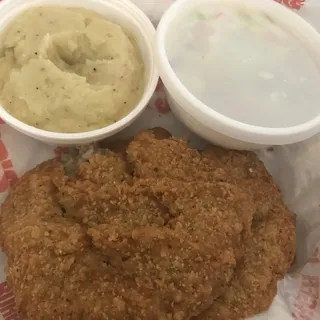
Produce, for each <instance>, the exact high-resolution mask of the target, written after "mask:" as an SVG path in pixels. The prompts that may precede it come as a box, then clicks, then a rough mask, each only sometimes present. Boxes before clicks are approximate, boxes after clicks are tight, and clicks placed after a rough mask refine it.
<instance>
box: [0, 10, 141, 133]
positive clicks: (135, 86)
mask: <svg viewBox="0 0 320 320" xmlns="http://www.w3.org/2000/svg"><path fill="white" fill-rule="evenodd" d="M1 40H2V41H1V43H2V47H1V58H0V100H1V101H0V102H1V103H2V105H3V107H4V108H6V110H7V111H8V112H9V113H10V114H12V115H13V116H14V117H16V118H18V119H19V120H21V121H23V122H25V123H27V124H29V125H32V126H35V127H37V128H40V129H44V130H48V131H55V132H65V133H69V132H85V131H90V130H95V129H98V128H101V127H104V126H107V125H110V124H112V123H114V122H116V121H118V120H119V119H121V118H123V117H124V116H125V115H127V114H128V113H129V112H130V111H131V110H132V109H133V108H134V107H135V105H136V104H137V102H138V101H139V99H140V98H141V96H142V92H143V87H144V68H143V64H142V59H141V56H140V52H139V50H138V49H137V46H136V44H135V42H134V41H133V39H132V38H131V37H130V36H129V35H128V34H127V33H126V32H125V31H124V30H123V29H122V28H121V27H120V26H118V25H116V24H114V23H112V22H109V21H107V20H106V19H105V18H104V17H102V16H100V15H98V14H96V13H94V12H91V11H88V10H85V9H79V8H63V7H37V8H32V9H29V10H27V11H25V12H23V14H21V15H19V16H18V17H16V18H15V19H14V20H13V22H12V23H11V24H10V25H9V27H8V28H7V29H6V30H5V32H4V34H3V36H2V39H1Z"/></svg>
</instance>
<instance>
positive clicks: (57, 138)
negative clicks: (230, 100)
mask: <svg viewBox="0 0 320 320" xmlns="http://www.w3.org/2000/svg"><path fill="white" fill-rule="evenodd" d="M10 2H11V1H3V2H2V3H1V4H0V8H3V10H5V9H6V8H4V6H10V5H11V6H12V2H13V1H12V2H11V3H10ZM39 2H41V4H44V5H45V3H46V2H48V5H52V4H51V3H52V1H50V0H49V1H39ZM83 2H84V1H83V0H82V3H83ZM85 2H87V3H90V2H91V3H95V4H98V5H101V6H105V7H110V6H116V7H118V8H119V9H125V10H126V12H125V14H127V16H129V15H130V17H131V20H132V21H134V22H135V23H136V24H140V25H141V22H142V23H143V27H144V30H145V32H144V33H142V32H141V33H140V34H141V36H142V39H143V42H144V45H145V46H146V49H147V50H146V51H147V54H148V55H149V57H151V66H150V71H149V72H148V73H146V83H145V89H144V92H143V95H142V97H141V99H140V101H139V102H138V103H137V104H136V106H135V107H134V109H132V111H131V112H130V113H128V114H127V115H126V116H125V117H123V118H121V119H120V120H118V121H117V122H115V123H113V124H111V125H108V126H105V127H103V128H100V129H96V130H92V131H85V132H78V133H61V132H54V131H47V130H43V129H39V128H36V127H33V126H31V125H28V124H26V123H24V122H22V121H20V120H18V119H17V118H15V117H14V116H12V115H11V114H10V113H9V112H8V111H7V110H6V109H5V108H4V107H3V106H2V105H1V103H0V118H1V119H2V120H3V121H4V122H5V123H7V124H8V125H10V126H12V127H13V128H16V129H17V130H19V131H20V132H23V133H25V134H27V135H29V136H32V137H34V138H39V139H40V140H43V141H51V140H52V141H54V142H63V141H65V140H68V141H71V140H72V141H74V142H75V143H76V142H77V141H79V142H81V141H82V140H94V138H95V137H97V138H99V137H102V136H107V135H109V136H110V135H112V134H113V133H117V132H119V131H121V130H122V129H124V128H125V127H126V126H128V125H130V124H131V123H132V121H134V119H136V118H137V117H138V116H139V115H140V114H141V113H142V112H143V110H144V109H145V108H146V106H147V104H148V102H149V100H150V99H151V97H152V95H153V93H154V91H155V89H156V86H157V83H158V80H159V74H158V70H157V68H156V62H155V59H154V58H153V57H154V55H153V51H154V50H153V43H152V41H148V37H150V39H151V37H155V34H156V31H155V28H154V26H153V24H152V22H151V21H150V20H149V18H148V17H147V16H146V14H145V13H144V12H143V11H142V10H141V9H140V8H139V7H138V6H136V5H135V4H134V3H132V2H131V1H129V0H121V1H115V0H109V1H105V0H85ZM37 5H39V3H37V1H30V2H29V3H28V2H24V3H23V8H22V6H21V7H14V8H13V9H12V11H11V10H10V13H11V12H12V15H13V16H14V15H15V13H16V12H18V11H20V12H21V11H23V10H24V9H26V8H31V7H34V6H37ZM61 5H62V6H68V4H66V5H64V4H63V1H61V2H58V3H57V5H56V6H61ZM80 6H81V3H80V4H79V7H80ZM88 9H89V10H90V5H88ZM119 11H120V10H119ZM128 13H129V15H128ZM120 25H121V24H120Z"/></svg>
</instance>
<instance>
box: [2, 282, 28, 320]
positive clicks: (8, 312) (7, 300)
mask: <svg viewBox="0 0 320 320" xmlns="http://www.w3.org/2000/svg"><path fill="white" fill-rule="evenodd" d="M0 314H1V315H2V317H3V319H4V320H23V319H24V317H23V316H22V315H21V314H19V313H18V312H17V310H16V304H15V299H14V295H13V292H12V290H11V289H10V287H9V285H8V283H7V281H5V282H2V283H0Z"/></svg>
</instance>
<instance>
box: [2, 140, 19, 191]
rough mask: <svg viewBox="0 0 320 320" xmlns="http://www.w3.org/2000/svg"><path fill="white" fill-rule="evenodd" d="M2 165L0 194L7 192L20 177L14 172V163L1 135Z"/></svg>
mask: <svg viewBox="0 0 320 320" xmlns="http://www.w3.org/2000/svg"><path fill="white" fill-rule="evenodd" d="M0 165H1V167H2V169H3V170H2V171H3V175H2V176H1V177H0V193H3V192H6V191H7V190H8V189H9V188H10V187H11V186H12V185H13V184H14V183H15V182H16V181H17V180H18V176H17V173H16V171H15V170H14V167H13V164H12V161H11V160H10V159H9V152H8V150H7V147H6V145H5V144H4V142H3V140H2V139H1V134H0Z"/></svg>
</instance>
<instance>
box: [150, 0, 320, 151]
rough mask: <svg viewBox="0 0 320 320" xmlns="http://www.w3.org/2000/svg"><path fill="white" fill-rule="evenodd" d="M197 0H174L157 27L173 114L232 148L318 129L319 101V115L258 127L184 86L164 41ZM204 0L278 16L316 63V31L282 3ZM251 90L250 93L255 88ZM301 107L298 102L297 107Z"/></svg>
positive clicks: (288, 139) (319, 48) (298, 137)
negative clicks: (229, 114)
mask: <svg viewBox="0 0 320 320" xmlns="http://www.w3.org/2000/svg"><path fill="white" fill-rule="evenodd" d="M199 2H200V1H199V0H177V1H176V2H175V3H174V4H173V5H172V6H171V7H170V8H169V9H168V10H167V11H166V12H165V14H164V15H163V17H162V19H161V21H160V24H159V26H158V28H157V39H156V56H157V66H158V68H159V73H160V77H161V78H162V80H163V82H164V85H165V87H166V90H167V95H168V98H169V104H170V106H171V108H172V110H173V112H174V113H175V114H176V115H177V117H178V118H179V119H180V120H181V121H182V122H184V124H185V125H186V126H187V127H189V128H190V129H191V130H192V131H193V132H195V133H196V134H198V135H199V136H201V137H203V138H204V139H206V140H208V141H210V142H212V143H214V144H219V145H222V146H224V147H227V148H234V149H258V148H262V147H265V146H270V145H285V144H291V143H295V142H299V141H303V140H305V139H307V138H309V137H311V136H313V135H314V134H316V133H318V132H319V131H320V105H319V115H317V116H316V117H314V118H312V119H311V120H310V121H307V122H304V123H301V124H299V125H295V126H291V127H284V128H268V127H259V126H254V125H249V124H245V123H242V122H239V121H236V120H233V119H231V118H229V117H227V116H225V115H222V114H221V113H219V112H217V111H215V110H213V109H211V108H210V107H209V106H207V105H206V104H204V103H203V102H201V101H200V100H199V99H198V98H197V97H195V96H194V95H192V94H191V92H190V91H188V90H187V89H186V87H185V86H184V85H183V84H182V82H181V81H180V80H179V78H178V76H177V75H176V74H175V72H174V71H173V69H172V68H171V65H170V63H169V60H168V57H167V53H166V49H165V45H166V39H167V37H170V32H172V30H173V28H174V27H175V24H174V23H175V21H177V20H178V19H179V17H181V16H182V15H183V14H184V12H186V10H188V8H190V7H194V6H198V5H199ZM206 2H207V3H212V5H215V4H217V3H220V4H221V3H222V2H225V3H227V2H228V3H231V4H233V3H234V4H237V3H238V4H245V5H246V6H249V7H252V8H258V9H263V10H264V11H265V12H267V13H268V14H269V16H270V17H274V18H276V19H277V20H280V21H281V23H283V25H284V26H285V27H286V28H287V29H288V30H297V31H296V32H298V33H299V35H300V38H303V39H304V40H303V41H304V45H305V46H309V49H310V51H312V52H313V53H314V57H315V60H316V62H317V63H318V65H320V36H319V34H318V33H317V32H316V30H315V29H313V27H311V25H309V24H308V23H307V22H306V21H305V20H303V19H302V18H301V17H299V16H298V15H297V14H295V13H294V12H292V11H290V10H289V9H287V8H285V7H284V6H282V5H280V4H278V3H276V2H274V1H272V0H259V1H258V0H207V1H206ZM190 64H192V61H190ZM293 67H294V66H293ZM212 85H214V83H213V84H212ZM319 87H320V84H319ZM230 94H232V92H230ZM252 94H253V95H254V94H255V92H252ZM319 97H320V96H319ZM304 107H305V106H303V105H301V108H304Z"/></svg>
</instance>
